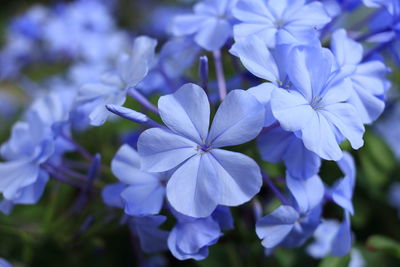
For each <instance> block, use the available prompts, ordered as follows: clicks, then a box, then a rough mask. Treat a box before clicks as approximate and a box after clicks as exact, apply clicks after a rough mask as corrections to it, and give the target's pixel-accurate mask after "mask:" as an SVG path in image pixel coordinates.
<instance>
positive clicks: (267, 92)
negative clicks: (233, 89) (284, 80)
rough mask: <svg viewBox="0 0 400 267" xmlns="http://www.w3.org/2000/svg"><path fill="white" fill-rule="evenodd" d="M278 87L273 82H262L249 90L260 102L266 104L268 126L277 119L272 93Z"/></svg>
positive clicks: (265, 120)
mask: <svg viewBox="0 0 400 267" xmlns="http://www.w3.org/2000/svg"><path fill="white" fill-rule="evenodd" d="M276 88H278V87H277V86H276V85H274V84H273V83H262V84H260V85H258V86H255V87H252V88H249V89H248V90H247V91H248V92H249V93H250V94H252V95H253V96H254V97H255V98H257V100H258V102H260V103H261V104H263V105H264V108H265V115H264V127H268V126H270V125H271V124H272V123H274V122H275V121H276V119H275V117H274V115H273V113H272V109H271V95H272V92H273V91H274V90H275V89H276Z"/></svg>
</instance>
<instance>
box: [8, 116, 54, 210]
mask: <svg viewBox="0 0 400 267" xmlns="http://www.w3.org/2000/svg"><path fill="white" fill-rule="evenodd" d="M53 153H54V141H53V136H52V134H51V130H50V129H49V128H48V127H46V126H45V125H44V124H43V123H42V121H41V120H40V119H39V116H38V115H37V113H35V112H32V113H29V114H28V122H18V123H16V124H15V125H14V127H13V130H12V135H11V138H10V139H9V140H8V141H7V142H6V143H5V144H3V145H2V147H1V155H2V157H3V158H4V159H5V160H7V161H5V162H0V177H1V178H0V192H1V193H2V194H3V198H4V199H3V203H2V210H3V211H5V212H6V213H8V212H10V211H11V208H12V205H13V204H34V203H36V202H37V201H38V200H39V198H40V197H41V196H42V193H43V191H44V187H45V185H46V183H47V181H48V174H47V173H46V172H45V171H44V169H42V168H41V164H42V163H44V162H46V161H47V160H49V158H50V157H51V156H52V155H53Z"/></svg>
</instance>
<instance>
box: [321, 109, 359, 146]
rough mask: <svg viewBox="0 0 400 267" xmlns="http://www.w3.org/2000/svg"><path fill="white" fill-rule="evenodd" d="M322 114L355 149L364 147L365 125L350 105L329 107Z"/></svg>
mask: <svg viewBox="0 0 400 267" xmlns="http://www.w3.org/2000/svg"><path fill="white" fill-rule="evenodd" d="M320 113H321V114H322V115H323V116H324V117H325V118H326V119H327V120H329V121H330V122H331V123H332V124H333V125H335V126H336V128H337V129H338V130H339V131H340V133H341V134H342V135H343V136H344V137H345V138H347V139H348V140H349V141H350V144H351V146H352V147H353V148H354V149H359V148H360V147H362V146H363V144H364V141H363V135H364V132H365V129H364V125H363V124H362V121H361V119H360V117H359V115H358V113H357V111H356V109H355V108H354V107H353V106H352V105H351V104H348V103H337V104H332V105H328V106H326V107H325V108H323V109H322V110H321V111H320Z"/></svg>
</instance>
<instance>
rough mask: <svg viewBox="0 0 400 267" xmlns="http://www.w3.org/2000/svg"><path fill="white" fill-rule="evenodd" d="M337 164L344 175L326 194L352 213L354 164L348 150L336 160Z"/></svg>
mask: <svg viewBox="0 0 400 267" xmlns="http://www.w3.org/2000/svg"><path fill="white" fill-rule="evenodd" d="M338 165H339V167H340V169H341V170H342V172H343V173H344V175H345V176H344V177H343V178H341V179H340V180H338V181H337V182H336V183H335V184H334V185H333V186H332V188H331V189H330V190H328V192H327V193H328V194H327V195H328V198H331V199H332V201H333V202H335V203H336V204H337V205H339V206H340V207H342V208H343V209H344V210H346V211H347V212H349V213H350V214H351V215H353V214H354V208H353V203H352V198H353V192H354V186H355V183H356V165H355V163H354V159H353V157H352V156H351V155H350V154H349V153H348V152H345V153H344V154H343V158H342V159H341V160H339V161H338Z"/></svg>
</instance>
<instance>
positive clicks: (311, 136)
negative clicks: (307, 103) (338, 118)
mask: <svg viewBox="0 0 400 267" xmlns="http://www.w3.org/2000/svg"><path fill="white" fill-rule="evenodd" d="M353 115H354V114H353ZM301 133H302V139H303V143H304V146H305V147H306V148H307V149H309V150H311V151H313V152H314V153H316V154H317V155H318V156H320V157H321V158H323V159H326V160H339V159H340V158H341V157H342V156H343V154H342V151H341V149H340V147H339V144H338V142H337V140H336V136H335V132H334V129H333V126H332V125H331V124H330V123H329V122H328V120H327V119H326V118H325V117H324V116H323V115H319V114H318V113H317V112H315V113H314V115H313V117H312V119H311V120H309V122H308V124H307V127H305V128H304V129H302V131H301Z"/></svg>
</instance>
